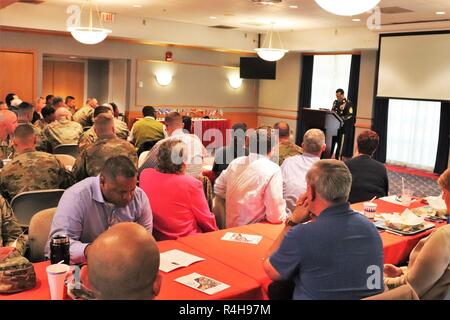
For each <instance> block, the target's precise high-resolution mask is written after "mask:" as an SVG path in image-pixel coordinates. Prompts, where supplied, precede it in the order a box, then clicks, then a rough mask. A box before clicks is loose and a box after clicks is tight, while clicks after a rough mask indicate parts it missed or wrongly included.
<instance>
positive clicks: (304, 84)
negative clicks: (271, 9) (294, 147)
mask: <svg viewBox="0 0 450 320" xmlns="http://www.w3.org/2000/svg"><path fill="white" fill-rule="evenodd" d="M313 68H314V56H312V55H311V56H306V55H304V56H302V74H301V79H300V96H299V99H298V100H299V102H298V112H297V135H296V143H297V144H298V145H301V144H302V142H303V134H304V132H303V131H304V129H303V124H302V121H303V108H311V90H312V78H313Z"/></svg>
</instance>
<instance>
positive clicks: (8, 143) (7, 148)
mask: <svg viewBox="0 0 450 320" xmlns="http://www.w3.org/2000/svg"><path fill="white" fill-rule="evenodd" d="M13 155H14V148H13V146H12V139H11V138H10V137H9V136H8V137H6V140H5V141H0V160H2V159H7V158H8V157H9V158H12V156H13Z"/></svg>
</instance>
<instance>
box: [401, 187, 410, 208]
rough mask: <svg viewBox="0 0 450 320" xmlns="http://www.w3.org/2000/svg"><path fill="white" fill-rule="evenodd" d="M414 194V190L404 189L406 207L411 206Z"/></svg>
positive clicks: (403, 200)
mask: <svg viewBox="0 0 450 320" xmlns="http://www.w3.org/2000/svg"><path fill="white" fill-rule="evenodd" d="M412 196H413V191H412V190H409V189H405V190H403V193H402V205H404V206H405V207H409V206H410V205H411V201H412Z"/></svg>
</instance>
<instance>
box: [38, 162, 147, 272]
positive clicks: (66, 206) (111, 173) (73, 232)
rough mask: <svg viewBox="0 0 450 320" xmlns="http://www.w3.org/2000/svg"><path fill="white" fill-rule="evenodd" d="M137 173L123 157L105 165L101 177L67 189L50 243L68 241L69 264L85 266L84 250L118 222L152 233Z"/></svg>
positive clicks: (52, 228)
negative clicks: (58, 238) (134, 224)
mask: <svg viewBox="0 0 450 320" xmlns="http://www.w3.org/2000/svg"><path fill="white" fill-rule="evenodd" d="M136 184H137V170H136V167H135V165H134V163H133V162H132V161H131V160H130V159H128V158H127V157H124V156H118V157H113V158H110V159H108V160H107V161H106V163H105V166H104V167H103V169H102V172H101V173H100V175H98V176H96V177H91V178H87V179H84V180H83V181H81V182H79V183H77V184H75V185H73V186H72V187H71V188H69V189H67V190H66V191H65V192H64V194H63V196H62V198H61V200H60V201H59V204H58V208H57V210H56V213H55V216H54V218H53V222H52V227H51V231H50V235H49V240H48V241H47V246H46V250H45V252H46V255H47V256H48V255H49V253H50V248H49V241H50V239H51V238H52V237H53V236H55V235H58V234H65V235H67V236H69V238H70V261H71V264H81V263H85V262H86V254H87V247H88V246H89V244H90V243H92V242H93V241H94V240H95V239H96V238H97V237H98V236H99V235H100V234H101V233H102V232H104V231H105V230H107V229H108V228H109V227H111V226H113V225H115V224H117V223H119V222H137V223H139V224H140V225H142V226H143V227H145V229H147V231H148V232H149V234H151V233H152V220H153V219H152V211H151V209H150V204H149V202H148V198H147V196H146V195H145V193H144V191H142V189H140V188H139V187H137V186H136Z"/></svg>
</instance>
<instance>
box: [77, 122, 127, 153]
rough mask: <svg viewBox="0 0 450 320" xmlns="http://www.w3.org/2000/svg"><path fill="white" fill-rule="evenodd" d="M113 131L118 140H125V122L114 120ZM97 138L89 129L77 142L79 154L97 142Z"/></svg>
mask: <svg viewBox="0 0 450 320" xmlns="http://www.w3.org/2000/svg"><path fill="white" fill-rule="evenodd" d="M114 129H115V130H116V136H117V137H118V138H120V139H123V140H127V138H128V133H129V131H128V126H127V124H126V123H125V122H123V121H120V120H119V119H116V118H114ZM97 139H98V137H97V134H96V133H95V130H94V127H92V128H89V129H88V130H86V131H85V132H83V134H82V135H81V137H80V141H79V142H78V148H79V149H80V152H82V151H83V150H84V149H85V148H87V147H89V146H90V145H93V144H94V143H95V141H97Z"/></svg>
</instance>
